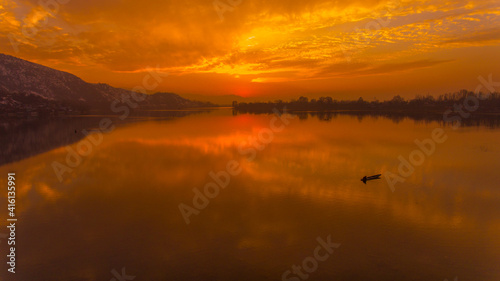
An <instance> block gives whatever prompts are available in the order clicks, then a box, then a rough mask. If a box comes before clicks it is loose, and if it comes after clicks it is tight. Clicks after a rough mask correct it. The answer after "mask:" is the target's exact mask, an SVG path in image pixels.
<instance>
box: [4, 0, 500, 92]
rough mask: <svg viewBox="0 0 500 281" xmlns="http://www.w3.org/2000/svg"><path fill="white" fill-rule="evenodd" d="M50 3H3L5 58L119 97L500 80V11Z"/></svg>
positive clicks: (311, 3) (165, 0) (385, 88)
mask: <svg viewBox="0 0 500 281" xmlns="http://www.w3.org/2000/svg"><path fill="white" fill-rule="evenodd" d="M51 1H52V2H50V1H48V0H47V2H48V3H56V4H55V5H54V4H51V5H48V6H47V7H44V6H43V5H40V4H39V3H46V2H45V1H43V0H42V1H40V2H39V1H24V0H20V1H10V0H0V15H1V18H0V33H1V34H2V36H1V38H0V52H2V53H6V54H10V55H14V56H16V57H19V58H23V59H26V60H30V61H34V62H37V63H40V64H43V65H47V66H50V67H53V68H56V69H59V70H65V71H68V72H71V73H73V74H75V75H77V76H79V77H81V78H82V79H84V80H86V81H88V82H93V83H97V82H103V83H108V84H110V85H112V86H115V87H122V88H128V89H131V88H133V87H135V86H140V85H141V84H142V80H143V78H144V77H145V76H146V75H147V72H146V71H145V69H147V68H156V67H158V68H159V69H160V70H161V71H162V72H166V73H169V74H170V75H169V76H168V77H166V78H164V79H163V80H162V83H161V84H160V85H159V86H158V87H157V88H156V89H155V91H169V92H175V93H179V94H185V93H191V94H204V95H221V94H237V95H242V96H251V97H261V98H262V99H263V100H267V99H274V98H277V97H279V98H283V99H287V98H296V97H297V96H299V95H306V96H309V97H317V96H320V95H331V96H333V97H335V98H357V97H359V96H362V97H364V98H365V99H368V100H371V99H373V98H375V97H376V98H378V99H386V98H389V97H392V96H393V95H395V94H401V95H402V96H405V97H413V96H414V95H415V94H427V93H430V94H434V95H437V94H441V93H444V92H452V91H457V90H460V89H462V88H467V89H469V90H474V89H475V88H476V85H477V84H478V80H477V77H478V76H479V75H482V76H484V77H487V76H488V75H489V74H490V73H492V74H493V78H494V80H495V81H497V80H500V79H498V78H496V79H495V77H497V76H498V75H500V65H499V62H500V55H499V54H500V1H437V0H430V1H426V0H421V1H413V0H409V1H406V0H404V1H398V0H391V1H377V0H358V1H323V0H307V1H306V0H273V1H264V0H215V1H213V0H192V1H173V0H143V1H136V0H121V1H118V0H88V1H81V0H80V1H78V0H51ZM214 3H217V6H218V7H219V8H220V9H224V8H226V10H219V11H218V10H217V9H216V8H215V5H214ZM230 3H233V6H230V5H231V4H230Z"/></svg>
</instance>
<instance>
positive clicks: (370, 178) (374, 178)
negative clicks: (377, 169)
mask: <svg viewBox="0 0 500 281" xmlns="http://www.w3.org/2000/svg"><path fill="white" fill-rule="evenodd" d="M381 175H382V174H378V175H374V176H369V177H367V176H364V177H363V178H362V179H361V181H362V182H363V183H364V184H366V182H367V181H371V180H379V179H380V176H381Z"/></svg>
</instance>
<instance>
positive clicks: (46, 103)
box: [0, 54, 214, 113]
mask: <svg viewBox="0 0 500 281" xmlns="http://www.w3.org/2000/svg"><path fill="white" fill-rule="evenodd" d="M130 94H132V92H131V91H129V90H125V89H120V88H115V87H112V86H110V85H107V84H102V83H99V84H93V83H87V82H85V81H83V80H82V79H80V78H79V77H77V76H75V75H73V74H71V73H68V72H64V71H59V70H56V69H53V68H50V67H46V66H43V65H40V64H36V63H33V62H29V61H26V60H23V59H19V58H16V57H13V56H9V55H5V54H0V112H3V113H6V112H19V111H33V110H34V111H37V110H42V111H43V110H45V111H50V110H52V111H54V110H60V109H64V110H70V111H71V110H78V111H88V110H100V111H106V110H107V111H109V110H110V106H111V104H112V102H113V101H115V100H119V101H121V100H122V99H123V97H124V96H129V95H130ZM207 106H214V104H212V103H210V102H200V101H193V100H189V99H186V98H182V97H180V96H179V95H177V94H174V93H155V94H150V95H147V96H146V98H145V100H144V101H141V102H140V107H141V108H150V109H181V108H192V107H207Z"/></svg>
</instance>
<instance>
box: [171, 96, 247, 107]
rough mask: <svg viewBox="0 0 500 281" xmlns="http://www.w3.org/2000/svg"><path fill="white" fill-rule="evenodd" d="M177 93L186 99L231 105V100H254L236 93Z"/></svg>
mask: <svg viewBox="0 0 500 281" xmlns="http://www.w3.org/2000/svg"><path fill="white" fill-rule="evenodd" d="M179 95H180V96H181V97H183V98H186V99H190V100H198V101H204V102H211V103H215V104H219V105H222V106H231V105H232V104H233V101H237V102H251V101H256V99H249V98H245V97H242V96H237V95H219V96H206V95H199V94H179Z"/></svg>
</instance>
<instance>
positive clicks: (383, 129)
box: [0, 110, 500, 281]
mask: <svg viewBox="0 0 500 281" xmlns="http://www.w3.org/2000/svg"><path fill="white" fill-rule="evenodd" d="M274 118H275V116H274V115H266V114H264V115H249V114H241V115H236V116H233V115H232V113H231V111H230V110H215V111H212V112H208V113H207V112H205V113H199V114H194V115H189V116H186V117H181V118H173V119H169V120H164V119H155V118H150V119H147V120H143V121H142V122H134V123H128V124H124V125H122V126H117V128H116V129H115V130H113V131H112V132H110V133H106V134H104V135H103V140H102V143H101V144H99V145H97V146H93V148H92V151H91V152H90V154H89V155H88V156H85V157H83V158H82V162H81V164H80V165H78V166H76V167H75V168H72V171H71V172H67V173H64V174H63V177H62V182H60V181H59V180H58V177H57V176H56V173H55V172H54V169H53V167H52V163H53V162H54V161H57V162H60V163H62V164H65V163H66V160H65V158H66V156H67V154H68V153H67V151H66V149H65V148H64V146H61V147H58V148H54V149H51V150H49V151H46V152H44V153H41V154H38V155H34V156H31V157H28V158H25V159H22V160H19V161H17V162H12V163H9V164H4V165H2V166H0V184H1V186H4V187H5V186H6V182H7V173H8V172H12V171H14V172H15V173H16V186H17V202H16V204H17V209H16V211H17V215H18V217H17V218H18V222H17V227H16V257H17V260H16V262H17V263H16V274H11V273H8V272H7V266H6V254H7V243H6V240H5V237H4V236H2V237H0V242H1V243H0V248H1V249H2V251H1V253H2V255H1V256H0V262H1V263H2V264H3V266H2V271H1V272H0V279H1V280H23V281H24V280H30V281H31V280H105V281H108V280H113V278H115V276H114V274H113V270H116V271H115V273H118V274H122V270H124V272H125V273H126V275H127V276H128V278H129V279H124V280H132V276H135V279H134V280H222V281H225V280H287V279H282V278H283V277H282V276H283V274H284V273H285V277H286V278H288V280H294V281H297V280H303V279H305V278H306V277H307V280H419V281H420V280H425V281H432V280H435V281H443V280H445V279H448V280H453V279H454V278H455V277H458V278H457V280H460V281H465V280H492V281H493V280H495V281H498V280H500V188H499V182H500V172H499V171H500V161H499V159H500V142H499V140H500V129H495V128H487V127H482V126H478V127H461V128H459V129H458V130H452V129H451V127H449V126H447V127H443V128H444V130H445V133H446V136H447V137H448V139H447V140H446V141H445V142H444V143H441V144H436V147H435V152H434V153H432V154H431V155H429V156H425V159H424V160H423V163H422V164H421V165H420V166H417V167H415V171H414V172H413V173H412V174H411V175H410V176H409V177H406V178H405V179H406V180H405V181H404V182H398V183H397V184H396V185H395V187H394V188H395V189H394V192H393V191H391V188H390V186H389V184H388V182H387V181H386V179H385V178H384V175H385V174H387V173H388V172H390V173H394V174H397V173H398V165H399V164H400V160H399V159H398V156H399V155H402V156H403V157H404V158H405V159H408V156H409V155H410V153H411V152H412V151H414V150H415V149H416V148H417V146H416V144H415V143H414V141H415V139H419V140H423V139H426V138H430V137H431V136H432V131H433V130H434V129H435V128H439V127H441V126H442V125H441V124H438V123H437V122H427V123H424V122H420V123H418V122H415V121H413V120H410V119H404V120H400V121H399V122H394V121H393V120H390V119H386V118H371V117H370V118H364V119H359V118H357V117H353V116H347V115H338V116H336V117H335V118H333V119H331V120H329V121H324V120H319V118H317V117H309V118H306V119H299V118H295V119H290V120H289V124H288V125H286V126H284V127H283V130H281V131H279V132H273V134H272V137H271V136H270V135H269V132H271V130H270V128H271V127H273V128H278V127H280V128H281V125H282V123H281V121H280V120H277V121H275V123H272V124H274V126H272V125H270V124H271V123H270V122H271V121H273V120H274ZM98 121H99V120H98V119H96V125H95V127H98ZM273 122H274V121H273ZM266 133H267V134H266ZM59 134H63V135H64V132H63V133H61V132H59ZM68 134H75V132H74V131H70V130H68ZM259 134H260V137H264V138H267V140H270V142H268V143H262V142H260V143H257V144H258V148H259V149H254V150H253V151H255V157H254V159H251V158H252V157H251V156H252V155H251V154H252V153H251V152H249V151H251V147H250V146H249V138H251V139H256V140H257V141H259ZM57 137H61V136H60V135H58V136H57ZM44 141H45V142H56V140H54V139H51V137H50V136H48V137H47V138H46V139H45V140H44ZM77 144H78V143H73V144H72V145H71V147H73V148H74V149H76V146H77ZM242 152H243V153H242ZM235 161H236V162H235ZM228 163H233V164H234V163H238V165H239V166H238V167H239V168H240V169H241V172H240V173H239V174H237V175H234V176H230V181H229V184H228V185H227V187H226V188H224V189H220V190H219V193H218V194H217V195H216V196H213V197H214V198H208V199H207V200H208V202H209V203H208V206H206V207H205V208H203V209H201V210H198V211H197V212H199V213H198V214H193V215H191V216H189V221H190V223H189V224H186V221H185V219H184V218H183V216H182V214H181V211H180V210H179V204H185V205H186V206H191V207H193V197H194V196H195V193H194V192H193V189H194V188H197V189H198V190H200V191H203V188H204V186H205V185H206V184H208V183H210V182H213V181H214V180H213V179H212V178H211V177H210V175H209V174H210V172H215V173H218V172H219V171H224V170H226V169H227V164H228ZM378 173H382V174H383V176H382V179H380V180H373V181H369V182H367V184H366V185H365V184H363V182H361V181H360V179H361V177H363V176H365V175H366V176H370V175H373V174H378ZM2 190H4V192H2V193H1V194H0V197H1V198H0V200H2V201H3V202H2V204H1V206H3V207H2V211H1V212H0V219H1V222H0V223H1V225H2V229H1V230H0V234H7V229H6V228H5V225H6V223H5V222H6V219H7V218H8V217H7V207H6V205H7V204H6V201H7V199H6V197H7V191H6V188H3V189H2ZM328 239H330V240H331V242H332V243H339V244H340V246H338V245H337V246H338V247H337V248H335V249H334V251H333V252H332V253H329V252H327V250H325V249H324V248H318V246H319V245H321V243H320V242H318V240H324V241H327V240H328ZM316 249H319V250H316ZM318 251H319V252H318ZM315 252H316V254H319V255H321V259H322V260H318V259H317V258H315ZM304 261H305V263H304ZM294 265H297V266H300V267H301V269H300V270H301V273H300V274H302V277H301V276H300V274H299V273H293V270H294V269H293V266H294ZM304 266H305V267H306V269H307V270H308V271H309V272H308V271H306V269H304ZM287 270H290V272H289V273H288V274H286V271H287ZM293 278H295V279H293ZM116 280H118V279H116Z"/></svg>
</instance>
